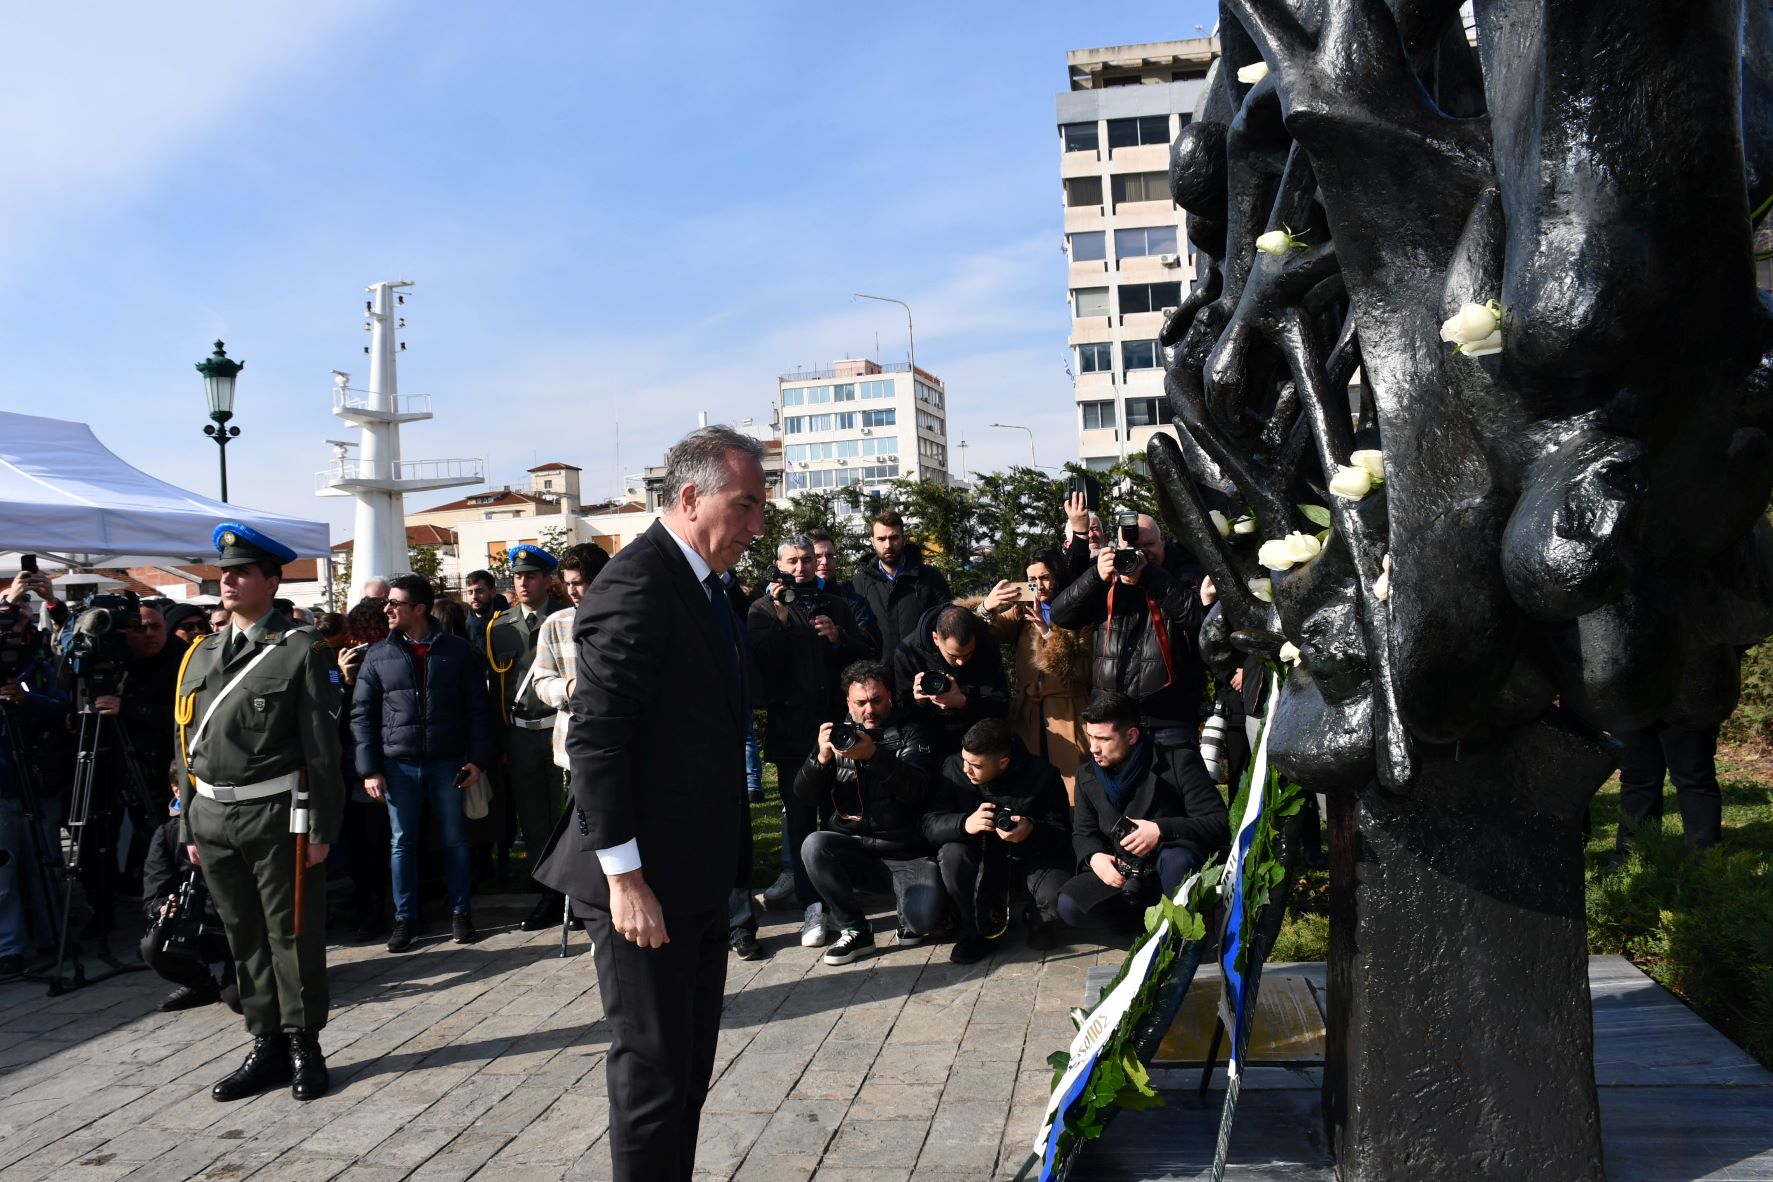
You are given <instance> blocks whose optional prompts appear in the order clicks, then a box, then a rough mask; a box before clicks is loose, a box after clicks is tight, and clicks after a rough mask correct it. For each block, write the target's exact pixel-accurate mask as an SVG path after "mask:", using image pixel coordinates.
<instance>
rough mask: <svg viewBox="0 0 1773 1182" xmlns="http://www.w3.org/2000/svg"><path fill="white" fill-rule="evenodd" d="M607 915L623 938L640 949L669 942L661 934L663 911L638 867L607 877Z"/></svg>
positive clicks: (660, 946) (663, 931)
mask: <svg viewBox="0 0 1773 1182" xmlns="http://www.w3.org/2000/svg"><path fill="white" fill-rule="evenodd" d="M609 918H610V923H611V925H612V926H613V927H614V928H615V929H616V931H618V932H620V933H621V934H622V938H623V939H625V940H628V941H630V942H631V943H634V944H638V945H640V946H641V947H642V948H662V947H664V946H665V945H666V944H669V943H670V942H671V937H670V936H669V935H667V934H666V933H665V913H664V912H663V911H662V910H660V909H659V901H658V899H656V898H654V897H653V890H652V888H651V887H649V886H647V885H646V879H644V878H642V877H641V872H640V871H638V870H630V871H628V873H626V874H612V875H610V876H609Z"/></svg>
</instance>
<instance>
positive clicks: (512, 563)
mask: <svg viewBox="0 0 1773 1182" xmlns="http://www.w3.org/2000/svg"><path fill="white" fill-rule="evenodd" d="M559 565H560V560H559V559H557V558H555V557H554V555H552V554H550V553H548V552H547V551H546V550H544V549H542V548H541V547H540V546H532V545H530V544H529V543H528V542H525V543H524V544H523V545H521V546H513V547H511V554H510V560H509V562H508V564H507V567H506V569H507V570H509V571H510V572H511V573H512V574H514V575H516V574H522V573H524V572H526V571H540V572H542V573H543V574H546V573H548V572H549V571H552V570H553V569H554V568H555V567H557V566H559Z"/></svg>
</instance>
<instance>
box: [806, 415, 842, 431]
mask: <svg viewBox="0 0 1773 1182" xmlns="http://www.w3.org/2000/svg"><path fill="white" fill-rule="evenodd" d="M833 418H835V416H834V415H808V416H807V417H806V429H807V430H808V431H832V430H835V429H836V427H837V424H836V423H834V422H832V419H833Z"/></svg>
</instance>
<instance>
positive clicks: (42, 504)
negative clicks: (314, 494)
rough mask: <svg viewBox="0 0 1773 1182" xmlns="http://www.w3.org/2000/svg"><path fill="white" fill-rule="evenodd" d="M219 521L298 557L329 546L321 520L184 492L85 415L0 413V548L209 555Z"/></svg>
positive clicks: (146, 558) (74, 555)
mask: <svg viewBox="0 0 1773 1182" xmlns="http://www.w3.org/2000/svg"><path fill="white" fill-rule="evenodd" d="M223 521H239V522H242V523H243V524H246V525H250V526H252V527H253V528H254V529H258V530H262V531H264V532H265V533H266V534H268V535H269V536H271V537H273V538H276V539H277V540H278V541H279V542H282V543H283V544H284V545H286V546H288V547H289V548H290V549H291V550H294V551H295V552H296V554H297V555H298V556H300V557H304V558H324V557H326V556H327V554H328V547H327V542H328V537H327V528H326V523H324V522H320V521H302V520H300V519H298V518H294V517H283V516H280V515H278V514H275V513H262V512H259V511H258V510H256V509H245V508H242V507H240V506H239V505H228V504H223V503H222V502H220V501H214V500H211V499H210V498H208V497H205V496H199V495H198V494H197V493H193V492H186V491H185V490H184V489H182V488H177V487H175V486H173V485H170V484H167V483H166V482H165V481H161V480H156V479H155V478H154V477H152V476H149V475H148V474H147V473H145V472H142V471H139V470H137V469H135V468H132V467H130V466H129V465H128V464H126V463H124V462H123V461H122V460H120V459H118V458H117V456H116V455H115V454H113V453H112V452H111V450H110V449H109V448H107V447H105V445H104V444H102V443H100V442H99V441H98V437H97V436H96V435H94V434H93V433H92V428H90V427H88V426H87V425H86V424H85V423H70V422H66V421H64V420H62V419H45V418H39V417H37V416H35V415H21V414H12V413H10V412H7V411H0V551H16V552H24V553H32V554H43V555H48V556H51V557H54V558H56V559H60V560H63V561H68V562H69V563H70V564H71V565H74V566H93V565H98V564H99V563H100V562H101V561H102V562H104V563H105V564H107V565H148V564H150V563H155V562H164V561H166V560H168V559H177V560H183V561H186V562H206V561H212V560H213V559H214V558H215V547H214V545H213V544H212V543H211V540H210V539H211V536H212V535H213V534H214V532H215V527H216V525H217V523H218V522H223ZM137 557H139V558H140V559H141V560H142V561H141V562H130V561H128V560H129V559H131V558H137ZM6 565H7V566H8V567H16V563H10V562H9V563H7V564H6Z"/></svg>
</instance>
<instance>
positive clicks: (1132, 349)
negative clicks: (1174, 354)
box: [1120, 341, 1163, 427]
mask: <svg viewBox="0 0 1773 1182" xmlns="http://www.w3.org/2000/svg"><path fill="white" fill-rule="evenodd" d="M1162 364H1163V356H1162V354H1161V353H1160V352H1159V351H1158V347H1157V342H1156V341H1122V342H1121V346H1120V367H1121V368H1122V369H1156V368H1157V367H1158V366H1160V365H1162ZM1127 425H1128V426H1129V427H1130V426H1132V425H1133V422H1132V420H1131V419H1128V420H1127Z"/></svg>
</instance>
